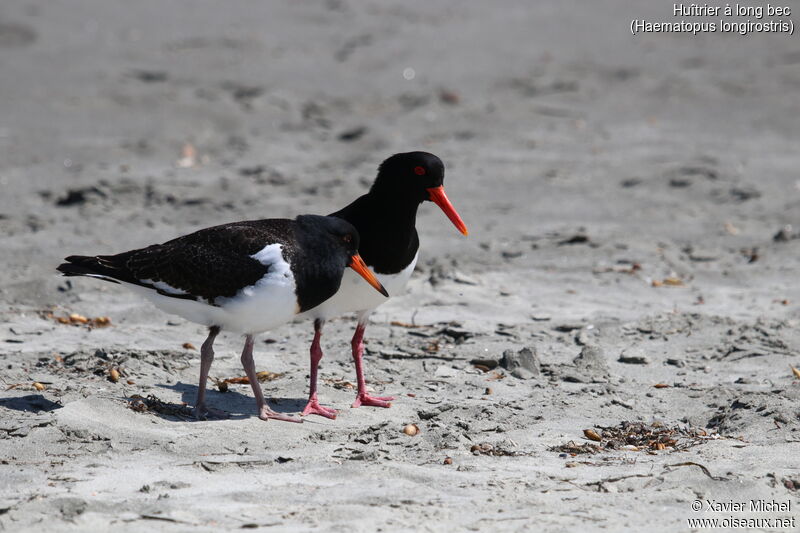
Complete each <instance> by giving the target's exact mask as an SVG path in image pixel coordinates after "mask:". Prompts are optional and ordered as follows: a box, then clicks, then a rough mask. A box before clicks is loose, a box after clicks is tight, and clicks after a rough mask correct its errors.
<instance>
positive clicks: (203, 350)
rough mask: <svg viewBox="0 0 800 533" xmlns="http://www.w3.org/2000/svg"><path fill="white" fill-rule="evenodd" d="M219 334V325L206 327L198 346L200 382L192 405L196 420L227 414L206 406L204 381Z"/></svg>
mask: <svg viewBox="0 0 800 533" xmlns="http://www.w3.org/2000/svg"><path fill="white" fill-rule="evenodd" d="M217 335H219V327H217V326H211V327H210V328H208V337H207V338H206V340H205V342H203V346H201V347H200V384H199V385H198V387H197V401H196V402H195V406H194V416H195V418H197V419H198V420H206V419H207V418H209V417H210V418H227V417H228V416H229V415H228V413H226V412H225V411H220V410H218V409H212V408H210V407H206V383H207V382H208V372H209V371H210V370H211V363H213V362H214V339H216V338H217Z"/></svg>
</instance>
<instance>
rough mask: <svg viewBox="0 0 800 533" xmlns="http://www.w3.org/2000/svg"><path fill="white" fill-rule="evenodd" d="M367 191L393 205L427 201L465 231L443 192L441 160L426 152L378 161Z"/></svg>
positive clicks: (415, 203) (465, 228)
mask: <svg viewBox="0 0 800 533" xmlns="http://www.w3.org/2000/svg"><path fill="white" fill-rule="evenodd" d="M369 192H370V194H371V195H374V196H377V197H380V198H382V199H388V200H389V201H390V202H392V203H395V204H402V203H406V204H409V203H413V204H414V205H415V206H416V205H418V204H421V203H422V202H424V201H425V200H430V201H431V202H433V203H435V204H436V205H438V206H439V208H440V209H441V210H442V211H444V213H445V215H447V218H449V219H450V221H451V222H452V223H453V225H454V226H455V227H456V228H457V229H458V231H460V232H461V233H463V234H464V235H466V234H467V226H466V224H464V221H463V220H461V217H460V216H459V215H458V213H457V212H456V210H455V208H454V207H453V205H452V204H451V203H450V200H448V199H447V195H446V194H445V193H444V163H442V160H441V159H439V158H438V157H436V156H435V155H433V154H429V153H428V152H406V153H404V154H394V155H393V156H392V157H390V158H389V159H387V160H386V161H384V162H383V163H381V166H380V167H379V168H378V177H377V178H375V183H373V184H372V188H371V189H370V191H369Z"/></svg>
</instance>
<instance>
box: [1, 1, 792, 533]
mask: <svg viewBox="0 0 800 533" xmlns="http://www.w3.org/2000/svg"><path fill="white" fill-rule="evenodd" d="M764 5H765V6H766V4H764ZM791 5H792V6H793V7H795V8H796V10H797V13H796V14H795V13H792V14H791V15H789V16H785V15H783V16H767V15H766V14H764V17H763V19H761V20H762V21H763V22H766V21H767V20H771V19H774V20H776V21H777V20H778V19H780V20H782V21H784V22H788V21H792V22H794V21H796V20H798V16H800V6H798V5H796V4H795V3H791ZM765 9H766V8H765ZM682 18H684V19H686V20H698V21H700V20H715V21H717V22H719V19H720V18H724V17H723V16H721V15H719V16H717V17H711V18H708V17H691V16H688V17H682ZM751 18H752V17H751ZM680 19H681V17H677V18H676V17H675V16H673V12H672V3H658V2H649V3H640V4H637V3H630V2H621V1H608V2H597V3H594V2H593V3H589V2H585V3H577V2H575V3H573V2H557V1H546V2H538V3H530V2H522V1H509V2H502V3H488V2H472V1H469V2H457V1H447V2H437V3H435V4H433V3H429V2H421V1H412V2H378V1H367V2H356V1H353V0H328V1H325V2H282V3H278V2H257V1H254V0H251V1H241V2H231V3H224V5H223V3H220V2H212V1H210V0H196V1H188V0H176V1H172V2H167V3H165V2H157V1H154V0H146V1H139V2H120V1H116V0H115V1H98V0H76V1H72V2H46V1H44V0H19V1H17V0H12V1H7V2H3V4H2V5H0V72H1V73H2V74H0V191H2V192H1V194H0V239H2V241H1V242H2V261H1V262H0V265H1V266H2V268H0V320H1V321H2V323H0V530H3V531H15V532H17V531H82V532H84V531H109V530H112V529H113V530H114V531H118V532H128V531H130V532H134V531H142V530H145V529H147V530H154V531H220V530H238V529H257V530H264V531H348V532H354V531H355V532H361V531H364V532H368V531H369V532H372V531H448V532H449V531H493V532H494V531H534V530H542V531H595V530H603V531H623V530H628V531H645V530H648V531H699V530H701V529H704V526H703V525H700V524H699V523H694V522H690V519H697V518H708V519H717V520H719V521H720V523H718V524H717V525H716V528H717V529H722V530H724V529H725V528H724V527H723V526H724V524H727V525H728V526H730V528H729V529H734V528H735V529H742V528H741V527H740V526H741V525H742V524H744V525H747V526H752V527H751V529H754V530H767V531H785V530H793V529H794V528H796V527H797V525H796V524H795V523H794V521H795V520H798V519H800V507H798V505H800V502H798V494H799V492H798V491H799V490H800V466H799V465H800V463H799V462H798V457H800V371H796V370H795V371H793V368H795V369H797V368H800V333H798V326H800V290H798V285H797V280H798V274H800V272H799V270H798V267H800V255H799V254H798V251H799V250H800V248H798V247H799V246H800V220H798V215H799V214H800V173H798V168H800V152H798V139H800V121H799V120H798V116H800V99H798V94H800V68H798V67H799V66H800V40H798V39H800V38H798V37H797V36H794V35H790V34H789V33H784V32H770V33H766V32H754V33H750V34H747V35H741V34H738V33H735V32H727V33H725V32H713V33H711V32H699V33H697V34H692V33H662V32H659V33H656V32H651V33H647V32H641V33H637V34H636V35H633V34H632V33H631V27H632V25H631V23H632V21H633V20H647V21H651V22H658V21H672V22H675V21H679V20H680ZM726 20H728V19H726ZM730 20H739V19H737V18H736V17H734V18H732V19H730ZM753 20H755V19H753ZM410 150H424V151H428V152H431V153H434V154H436V155H438V156H439V157H440V158H441V159H442V160H443V161H444V163H445V165H446V177H445V188H446V190H447V194H448V196H449V197H450V200H451V201H452V202H453V204H454V205H455V206H456V208H457V209H458V211H459V213H460V214H461V216H462V217H463V219H464V221H465V222H466V223H467V225H468V226H469V229H470V234H469V236H468V237H464V236H462V235H460V234H459V233H458V232H457V231H456V230H455V229H454V228H453V226H452V225H451V224H450V222H449V221H448V220H447V218H446V217H445V216H444V215H443V214H442V213H441V212H440V211H439V209H438V208H436V206H434V205H433V204H431V203H426V204H424V205H422V206H421V208H420V210H419V215H418V218H417V230H418V231H419V235H420V241H421V245H420V260H419V262H418V264H417V269H416V271H415V273H414V275H413V277H412V278H411V281H410V283H409V286H408V289H407V291H406V293H405V294H402V295H398V296H396V297H394V298H392V299H391V300H390V301H389V302H388V303H387V304H386V305H384V306H382V307H380V308H378V310H377V311H376V312H375V313H374V314H373V315H372V318H371V323H370V325H369V326H368V328H367V333H366V357H365V364H366V373H367V379H368V383H369V384H370V386H371V388H372V389H373V390H374V391H375V392H376V393H377V394H379V395H392V396H395V397H396V398H397V399H396V400H395V401H394V402H393V406H392V407H391V408H390V409H379V408H372V407H361V408H358V409H352V408H350V404H351V403H352V402H353V399H354V397H355V390H354V388H353V384H354V383H355V373H354V370H353V364H352V360H351V357H350V338H351V336H352V334H353V329H354V327H355V320H354V318H353V317H350V316H345V317H341V318H338V319H335V320H332V321H330V322H329V323H328V325H327V327H326V329H325V335H324V337H323V347H324V349H325V353H326V356H325V358H324V359H323V360H322V364H321V367H320V400H321V401H322V403H324V404H325V405H328V406H331V407H334V408H336V409H338V410H339V416H338V418H337V419H336V420H328V419H324V418H322V417H315V416H311V417H307V418H306V419H305V421H304V423H303V424H289V423H281V422H276V421H270V422H264V421H261V420H259V419H258V417H257V414H256V412H255V407H254V401H253V395H252V391H251V390H250V386H249V385H247V384H240V383H239V384H237V383H236V382H235V380H234V382H233V383H231V384H230V385H228V390H227V391H226V392H222V391H220V389H219V387H218V385H217V381H219V380H225V379H228V378H237V377H241V376H242V375H243V373H242V368H241V365H240V363H239V352H240V350H241V347H242V338H241V336H239V335H236V334H231V333H227V332H223V333H222V334H221V335H220V336H219V338H218V340H217V344H216V360H215V362H214V366H213V367H212V369H211V376H212V378H214V379H215V380H217V381H215V382H209V397H208V403H209V405H211V406H213V407H216V408H219V409H224V410H225V411H228V412H229V413H231V415H232V416H231V418H230V419H227V420H212V421H195V420H194V419H192V418H191V416H189V414H188V413H189V410H188V407H187V406H186V405H185V404H188V405H189V406H191V405H192V404H193V402H194V399H195V396H196V394H197V376H198V373H199V358H200V355H199V351H198V347H199V346H200V345H201V343H202V342H203V339H204V336H205V331H204V328H202V327H201V326H199V325H196V324H192V323H189V322H187V321H185V320H183V319H181V318H179V317H176V316H171V315H167V314H164V313H161V312H160V311H158V310H156V309H155V308H154V307H152V306H151V305H150V304H148V303H147V302H146V301H145V300H143V299H141V298H139V297H137V296H136V295H135V294H132V293H130V292H128V291H126V290H124V289H123V288H121V287H119V286H117V285H112V284H109V283H103V282H100V281H96V280H90V279H83V278H71V279H67V278H63V277H59V276H58V275H57V272H56V271H55V267H56V266H57V265H58V264H59V263H60V261H61V260H62V258H63V257H65V256H67V255H70V254H87V255H94V254H100V253H115V252H121V251H125V250H128V249H132V248H138V247H142V246H145V245H148V244H152V243H156V242H163V241H166V240H168V239H171V238H173V237H176V236H179V235H183V234H185V233H188V232H191V231H194V230H197V229H200V228H203V227H207V226H212V225H215V224H221V223H224V222H230V221H236V220H244V219H258V218H274V217H294V216H296V215H298V214H302V213H320V214H326V213H330V212H332V211H335V210H337V209H339V208H341V207H342V206H344V205H346V204H348V203H349V202H350V201H352V200H353V199H355V198H356V197H358V196H359V195H361V194H363V193H364V192H366V190H367V189H368V187H369V185H370V184H371V182H372V180H373V179H374V177H375V172H376V169H377V166H378V164H379V163H380V162H381V161H382V160H383V159H385V158H386V157H388V156H389V155H391V154H393V153H396V152H405V151H410ZM70 316H72V318H70ZM312 335H313V329H312V325H311V323H310V322H295V323H291V324H287V325H285V326H283V327H280V328H278V329H275V330H272V331H269V332H265V333H263V334H261V335H259V337H258V339H257V342H256V348H255V360H256V366H257V370H259V371H263V372H267V373H268V374H265V377H266V378H267V379H265V381H264V382H263V383H262V387H263V389H264V393H265V395H266V397H267V398H268V400H269V402H270V405H271V407H272V408H273V409H275V410H278V411H281V412H287V413H297V412H299V411H300V410H302V408H303V406H304V405H305V401H306V398H307V391H308V389H307V387H308V371H309V361H308V358H309V356H308V349H309V345H310V342H311V338H312ZM112 370H113V372H117V373H118V374H117V375H112ZM115 378H116V379H115ZM407 425H416V427H417V428H418V429H419V432H418V433H417V434H416V435H408V434H406V433H405V432H404V431H403V430H404V428H405V427H406V426H407ZM698 503H699V506H698ZM739 504H741V507H740V506H739ZM773 504H775V505H773ZM696 506H698V507H696ZM723 520H728V522H725V523H724V524H723V523H722V521H723ZM747 520H752V522H746V521H747ZM758 520H761V521H760V522H758ZM737 521H739V522H737ZM741 521H745V522H741ZM737 523H738V524H739V525H736V524H737ZM709 524H711V523H709ZM708 527H713V524H712V525H707V527H706V528H708Z"/></svg>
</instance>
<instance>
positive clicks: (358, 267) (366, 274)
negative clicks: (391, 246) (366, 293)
mask: <svg viewBox="0 0 800 533" xmlns="http://www.w3.org/2000/svg"><path fill="white" fill-rule="evenodd" d="M347 266H349V267H350V268H352V269H353V270H355V271H356V272H358V275H359V276H361V277H362V278H364V279H365V280H367V283H369V284H370V285H372V286H373V287H375V290H377V291H378V292H379V293H381V294H383V295H384V296H386V297H387V298H388V297H389V293H388V292H386V289H384V288H383V285H381V282H380V281H378V278H376V277H375V274H373V273H372V271H371V270H370V269H369V268H368V267H367V264H366V263H365V262H364V260H363V259H361V256H360V255H358V254H356V255H354V256H353V257H351V258H350V264H349V265H347Z"/></svg>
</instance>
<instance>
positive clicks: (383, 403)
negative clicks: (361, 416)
mask: <svg viewBox="0 0 800 533" xmlns="http://www.w3.org/2000/svg"><path fill="white" fill-rule="evenodd" d="M392 400H394V396H370V395H369V394H367V393H366V392H359V393H358V396H356V401H354V402H353V407H361V406H362V405H365V406H368V407H391V406H392Z"/></svg>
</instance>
